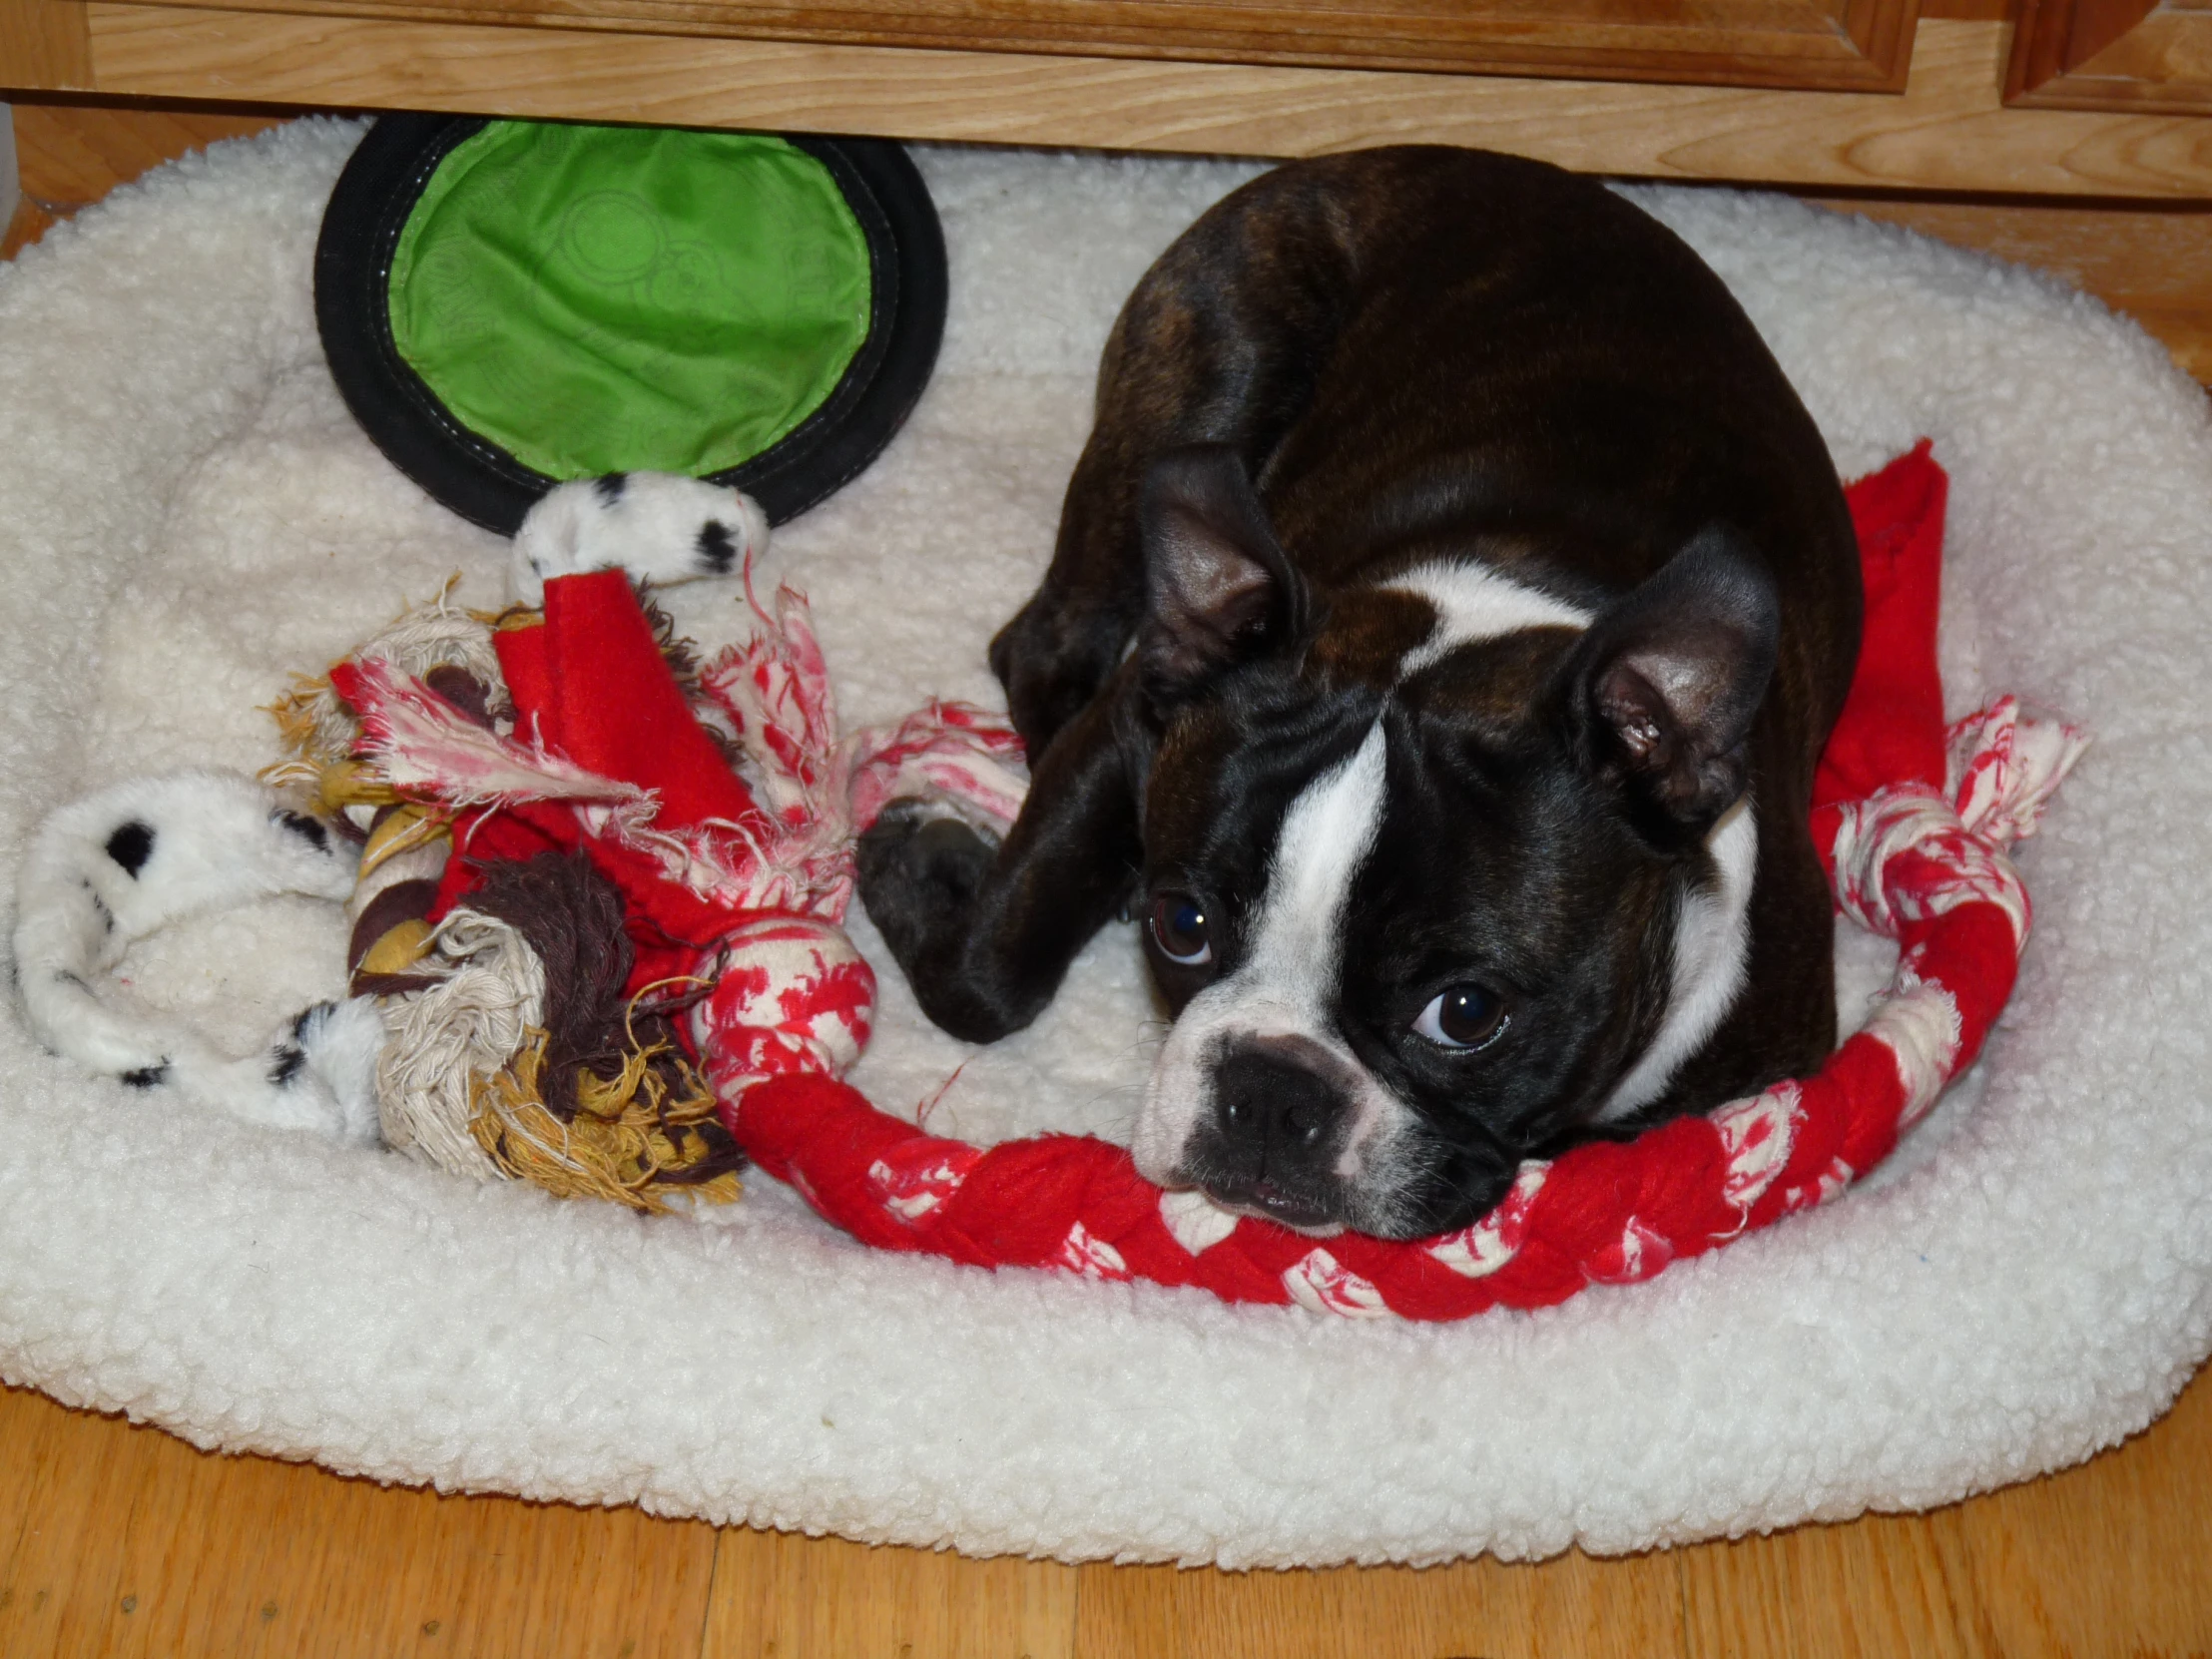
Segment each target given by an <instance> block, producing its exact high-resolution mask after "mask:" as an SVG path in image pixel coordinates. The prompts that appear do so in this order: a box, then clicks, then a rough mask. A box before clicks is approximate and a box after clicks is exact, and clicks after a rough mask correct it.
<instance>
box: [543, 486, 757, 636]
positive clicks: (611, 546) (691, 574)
mask: <svg viewBox="0 0 2212 1659" xmlns="http://www.w3.org/2000/svg"><path fill="white" fill-rule="evenodd" d="M768 533H769V528H768V515H767V514H766V513H764V512H763V511H762V510H761V508H760V505H759V503H757V502H756V501H755V500H754V499H753V498H752V497H751V496H749V495H746V494H744V493H743V492H741V491H738V490H734V489H727V488H725V487H723V486H722V485H719V484H710V483H706V482H705V481H703V480H701V479H698V478H684V477H679V476H678V475H676V474H675V473H670V472H610V473H609V474H607V476H606V477H604V478H593V479H586V480H581V481H579V482H576V483H573V484H562V485H559V486H558V487H556V488H554V489H551V490H548V491H547V492H546V494H545V495H544V497H543V498H541V499H540V500H539V502H538V504H537V505H536V506H534V507H532V508H531V509H530V513H529V516H528V517H527V518H525V519H524V520H523V521H522V528H521V529H520V530H518V531H516V532H515V539H514V552H513V554H512V557H511V560H510V562H509V564H508V567H507V586H508V591H509V593H510V595H511V596H512V597H513V599H514V600H515V602H516V603H517V604H522V605H530V606H535V605H537V604H538V603H539V601H540V600H541V599H542V598H543V597H544V593H545V584H546V583H547V582H550V581H551V580H552V579H553V578H554V577H556V576H575V575H580V574H582V573H583V572H585V571H589V570H621V571H625V572H627V573H628V574H629V575H630V576H631V577H632V578H633V579H634V580H638V581H645V582H654V583H658V584H660V585H662V586H666V585H668V584H669V583H672V582H688V581H691V580H692V579H693V578H695V577H699V576H735V575H738V574H739V573H740V572H742V571H743V570H744V569H745V568H746V566H747V565H748V564H749V563H751V562H752V561H753V560H755V559H758V558H759V557H761V555H762V554H764V553H766V552H767V551H768Z"/></svg>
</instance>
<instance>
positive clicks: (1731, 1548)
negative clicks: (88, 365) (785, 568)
mask: <svg viewBox="0 0 2212 1659" xmlns="http://www.w3.org/2000/svg"><path fill="white" fill-rule="evenodd" d="M266 120H267V117H266V115H261V114H256V113H252V112H236V111H232V112H224V111H207V110H191V111H166V110H144V109H140V110H116V109H100V108H91V107H71V106H61V105H52V106H41V107H35V108H34V107H24V106H18V109H17V132H18V141H19V147H20V150H21V154H22V167H23V175H24V189H25V194H26V197H27V199H28V200H27V203H26V208H25V211H24V213H23V214H22V215H21V216H19V218H18V220H17V223H16V225H15V226H14V227H12V228H11V233H10V240H9V242H8V244H7V246H6V248H5V250H4V251H5V252H6V253H10V254H12V253H13V251H14V249H15V248H16V247H19V246H21V245H22V244H23V243H25V242H27V241H30V240H35V238H36V237H37V236H38V235H39V234H41V233H42V232H43V230H44V228H45V226H46V225H48V224H50V223H51V222H52V220H53V219H54V218H55V217H59V216H66V215H67V214H68V213H70V212H73V211H75V209H76V208H77V207H79V206H81V205H82V204H84V203H87V202H90V201H93V200H96V199H98V197H99V196H101V195H102V194H104V193H105V191H106V190H107V189H109V188H111V187H112V186H113V185H114V184H115V183H117V182H119V181H121V180H124V179H128V178H131V177H134V176H135V175H136V174H137V173H139V172H140V171H143V170H144V169H145V168H146V167H149V166H151V165H153V164H154V163H155V162H158V161H160V160H163V159H166V158H167V157H168V156H170V155H174V154H177V153H179V152H181V151H182V150H183V149H186V148H190V147H192V146H195V145H198V144H204V143H207V142H210V141H212V140H213V139H216V138H220V137H227V136H230V135H231V134H232V133H234V132H239V131H247V130H252V129H253V128H254V127H256V126H258V125H260V124H262V123H263V122H264V121H266ZM1828 205H1831V206H1848V207H1850V208H1852V209H1853V210H1855V211H1870V212H1874V213H1876V214H1878V215H1880V216H1882V217H1890V218H1896V219H1899V220H1902V221H1903V222H1905V223H1909V224H1914V225H1916V226H1917V227H1918V228H1921V229H1926V230H1930V231H1931V232H1933V233H1935V234H1938V235H1946V236H1950V237H1951V238H1953V240H1958V241H1964V242H1968V243H1971V244H1973V245H1975V246H1983V247H1990V248H1993V249H1995V250H1996V251H1998V252H2002V253H2006V254H2007V255H2008V256H2010V257H2014V258H2027V259H2030V260H2034V261H2036V262H2037V263H2043V264H2047V265H2050V266H2051V267H2052V268H2054V269H2058V270H2061V271H2062V272H2064V273H2065V274H2066V275H2067V276H2069V277H2071V278H2072V279H2074V280H2076V281H2078V282H2080V283H2082V285H2084V286H2086V287H2088V288H2089V289H2090V290H2091V291H2093V292H2097V293H2099V294H2101V295H2103V296H2104V297H2106V298H2107V299H2108V300H2111V301H2113V302H2115V303H2120V304H2122V305H2130V306H2133V307H2135V308H2137V309H2138V313H2139V314H2141V315H2143V317H2144V320H2145V322H2146V324H2147V325H2149V326H2151V327H2152V328H2153V330H2154V331H2155V332H2157V333H2158V334H2159V337H2160V338H2162V339H2164V340H2165V341H2166V342H2167V344H2168V345H2169V346H2170V347H2171V348H2172V349H2173V350H2174V351H2175V352H2176V354H2177V356H2179V357H2180V358H2181V359H2182V360H2183V361H2184V362H2185V363H2187V364H2188V365H2189V366H2190V367H2191V368H2192V369H2193V371H2194V372H2196V373H2197V374H2199V375H2200V377H2201V376H2205V375H2207V374H2212V253H2208V251H2212V242H2208V241H2207V240H2206V238H2207V227H2208V224H2212V219H2208V218H2207V216H2206V211H2205V210H2200V209H2189V210H2176V211H2172V212H2163V211H2162V212H2157V213H2144V212H2142V211H2140V210H2131V211H2130V212H2128V213H2126V214H2118V215H2113V216H2110V217H2103V216H2100V215H2099V214H2098V212H2097V211H2095V210H2081V209H2078V208H2074V207H2067V208H2064V209H2056V208H2044V207H2038V206H2017V205H1999V204H1990V203H1975V202H1949V203H1944V202H1929V201H1925V200H1921V201H1907V200H1888V201H1880V202H1872V203H1863V202H1856V201H1854V202H1849V203H1838V202H1831V203H1830V204H1828ZM2207 1562H2212V1381H2208V1380H2207V1379H2205V1378H2202V1377H2200V1378H2199V1379H2198V1380H2197V1382H2196V1383H2193V1384H2192V1385H2191V1386H2190V1388H2189V1389H2188V1390H2187V1391H2186V1392H2185V1393H2184V1394H2183V1396H2182V1398H2181V1400H2180V1402H2179V1403H2178V1404H2177V1405H2176V1407H2175V1408H2174V1410H2173V1411H2172V1413H2171V1414H2169V1416H2168V1417H2167V1418H2166V1419H2165V1420H2164V1421H2162V1422H2160V1423H2158V1424H2156V1425H2154V1426H2153V1427H2152V1428H2151V1429H2150V1430H2148V1431H2147V1432H2146V1433H2144V1434H2142V1435H2140V1436H2138V1437H2137V1438H2135V1439H2134V1440H2132V1441H2131V1442H2129V1443H2128V1444H2127V1445H2124V1446H2122V1447H2119V1448H2117V1449H2115V1450H2113V1451H2109V1452H2107V1453H2105V1454H2104V1455H2102V1456H2100V1457H2097V1458H2095V1459H2093V1460H2092V1461H2091V1462H2089V1463H2087V1464H2085V1465H2083V1466H2082V1467H2080V1468H2077V1469H2073V1470H2069V1471H2067V1472H2065V1473H2063V1474H2059V1475H2056V1476H2053V1477H2049V1478H2046V1479H2041V1480H2036V1481H2030V1482H2028V1483H2026V1484H2023V1485H2020V1486H2015V1487H2012V1488H2009V1489H2007V1490H2005V1491H2001V1492H1997V1493H1993V1494H1990V1495H1988V1496H1985V1497H1980V1498H1976V1499H1972V1500H1970V1501H1968V1502H1965V1503H1962V1504H1956V1505H1953V1506H1951V1507H1949V1508H1945V1509H1941V1510H1937V1511H1935V1512H1934V1513H1931V1514H1927V1515H1906V1516H1869V1517H1866V1518H1864V1519H1861V1520H1859V1521H1855V1522H1852V1523H1850V1524H1848V1525H1838V1526H1810V1527H1801V1528H1798V1529H1796V1530H1794V1531H1791V1532H1788V1533H1783V1534H1780V1535H1777V1536H1774V1537H1768V1538H1752V1539H1746V1540H1743V1541H1741V1542H1737V1543H1714V1544H1705V1545H1699V1546H1696V1547H1692V1548H1685V1549H1679V1550H1674V1551H1670V1552H1667V1553H1664V1554H1654V1555H1645V1556H1635V1557H1629V1558H1627V1559H1622V1560H1596V1559H1592V1558H1590V1557H1587V1556H1583V1555H1580V1554H1575V1553H1570V1554H1568V1555H1565V1556H1562V1557H1559V1558H1558V1559H1556V1560H1553V1561H1548V1562H1543V1563H1540V1564H1537V1565H1533V1566H1531V1565H1508V1564H1504V1563H1500V1562H1496V1561H1489V1560H1480V1561H1471V1562H1462V1563H1458V1564H1456V1565H1453V1566H1449V1567H1440V1568H1431V1569H1428V1570H1425V1571H1419V1572H1415V1571H1411V1570H1406V1569H1397V1568H1376V1569H1357V1568H1347V1569H1342V1570H1337V1571H1330V1572H1306V1573H1255V1574H1235V1573H1222V1572H1214V1571H1194V1572H1184V1571H1177V1570H1175V1569H1172V1568H1160V1567H1113V1566H1107V1565H1090V1566H1084V1567H1069V1566H1063V1565H1060V1564H1058V1563H1053V1562H1032V1561H1020V1560H996V1561H969V1560H964V1559H962V1558H960V1557H957V1556H951V1555H942V1554H931V1553H928V1552H925V1551H918V1550H904V1549H868V1548H863V1547H861V1546H859V1545H855V1544H849V1543H845V1542H842V1541H841V1540H836V1539H809V1538H801V1537H792V1536H785V1535H781V1534H776V1533H764V1532H755V1531H751V1530H747V1529H744V1528H732V1529H723V1530H719V1531H718V1530H717V1529H715V1528H712V1527H709V1526H707V1525H705V1524H704V1523H701V1522H696V1521H672V1520H661V1519H656V1518H654V1517H651V1516H647V1515H644V1514H641V1513H639V1512H638V1511H636V1510H630V1509H614V1510H603V1511H601V1510H581V1509H573V1508H568V1507H565V1506H562V1505H549V1504H531V1503H524V1502H521V1501H519V1500H517V1499H512V1498H503V1497H440V1496H436V1495H434V1494H431V1493H426V1492H418V1491H409V1490H402V1489H391V1488H382V1487H377V1486H373V1485H370V1484H367V1483H365V1482H362V1481H356V1480H347V1479H341V1478H339V1477H338V1476H335V1475H331V1474H328V1473H325V1472H323V1471H322V1470H320V1469H316V1468H313V1467H311V1466H304V1465H295V1464H285V1463H277V1462H274V1461H270V1460H268V1459H264V1458H257V1457H221V1456H209V1455H206V1454H203V1453H201V1452H198V1451H195V1450H194V1449H192V1448H191V1447H190V1446H187V1445H186V1444H184V1443H183V1442H182V1441H179V1440H177V1439H174V1438H172V1437H170V1436H169V1435H167V1434H164V1433H162V1432H160V1431H159V1430H156V1429H152V1428H146V1427H138V1426H132V1425H130V1424H127V1423H124V1422H121V1421H119V1420H116V1419H112V1418H107V1417H101V1416H95V1415H91V1414H88V1413H85V1412H80V1411H72V1410H68V1409H65V1408H64V1407H62V1406H60V1405H57V1404H55V1403H54V1402H52V1401H51V1400H48V1399H46V1398H44V1397H43V1396H41V1395H38V1394H35V1393H31V1392H28V1391H26V1390H21V1389H5V1390H0V1655H5V1656H6V1659H37V1656H45V1655H60V1656H69V1659H76V1656H79V1655H108V1654H132V1655H137V1654H145V1655H150V1656H156V1659H199V1656H202V1655H206V1656H210V1659H215V1656H221V1659H232V1656H260V1655H314V1656H328V1659H355V1656H367V1655H392V1654H405V1655H419V1656H434V1655H437V1654H441V1653H446V1654H453V1655H467V1656H470V1659H477V1656H482V1659H503V1656H506V1655H514V1656H517V1659H520V1656H528V1659H565V1656H568V1655H578V1656H585V1655H590V1656H605V1659H657V1656H660V1655H681V1656H690V1655H698V1656H701V1659H710V1656H711V1659H771V1656H773V1659H817V1656H823V1659H829V1656H834V1659H847V1656H866V1659H873V1656H881V1659H997V1656H1001V1655H1003V1656H1006V1659H1015V1656H1027V1659H1125V1656H1126V1659H1139V1656H1141V1659H1155V1656H1163V1655H1190V1656H1192V1659H1216V1656H1225V1655H1230V1654H1262V1655H1267V1656H1269V1659H1339V1656H1342V1659H1399V1656H1404V1659H1449V1656H1459V1659H1470V1656H1477V1655H1479V1656H1482V1659H1522V1656H1535V1655H1573V1656H1585V1655H1586V1656H1601V1655H1602V1656H1612V1655H1619V1656H1621V1659H1659V1656H1669V1655H1680V1656H1682V1659H1745V1656H1758V1655H1790V1656H1793V1659H1828V1656H1830V1655H1834V1656H1838V1659H1843V1656H1853V1655H1862V1654H1870V1655H1913V1656H1916V1659H1917V1656H1920V1655H1931V1656H1950V1655H1959V1656H1972V1659H1982V1656H1989V1659H2040V1656H2043V1655H2051V1656H2065V1659H2074V1656H2090V1659H2094V1656H2102V1655H2115V1656H2118V1655H2152V1656H2159V1659H2182V1656H2188V1655H2212V1568H2208V1567H2207V1565H2206V1563H2207Z"/></svg>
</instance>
